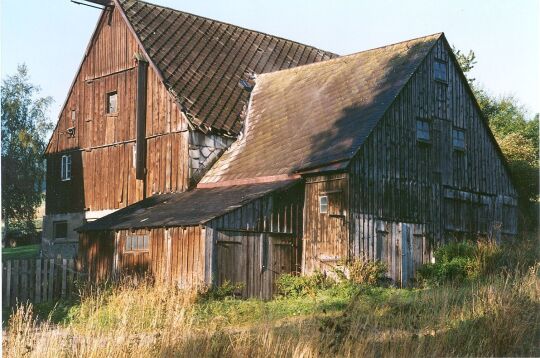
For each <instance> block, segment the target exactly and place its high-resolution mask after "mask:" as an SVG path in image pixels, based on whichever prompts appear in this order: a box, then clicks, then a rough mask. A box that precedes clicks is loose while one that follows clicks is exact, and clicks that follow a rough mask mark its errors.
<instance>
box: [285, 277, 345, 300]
mask: <svg viewBox="0 0 540 358" xmlns="http://www.w3.org/2000/svg"><path fill="white" fill-rule="evenodd" d="M335 283H336V281H335V280H332V279H330V278H329V277H327V276H326V275H325V274H323V273H321V272H318V271H317V272H315V273H314V274H313V275H310V276H297V275H291V274H284V275H281V276H279V277H278V279H277V282H276V287H277V290H278V294H279V295H281V296H282V297H301V296H306V295H311V296H313V295H315V294H316V293H317V291H318V290H321V289H325V288H329V287H331V286H333V285H335Z"/></svg>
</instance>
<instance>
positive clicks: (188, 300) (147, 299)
mask: <svg viewBox="0 0 540 358" xmlns="http://www.w3.org/2000/svg"><path fill="white" fill-rule="evenodd" d="M482 245H484V243H480V244H478V245H477V246H478V247H474V246H473V247H470V246H460V247H452V248H446V249H444V251H441V252H439V253H438V255H439V258H440V259H441V261H443V259H442V257H445V258H444V260H445V262H452V261H453V260H455V259H456V258H463V257H465V258H466V261H467V263H468V264H467V265H461V266H460V267H465V268H466V269H465V270H464V271H462V272H464V275H465V276H466V279H464V280H463V281H462V282H461V283H460V284H459V285H457V282H456V281H453V282H452V281H441V282H440V284H438V285H437V286H432V287H430V288H424V289H412V290H411V289H408V290H404V289H397V288H392V287H377V286H374V285H367V284H364V283H363V284H358V283H355V282H354V281H353V280H352V279H351V280H341V281H340V280H334V279H329V278H328V277H325V276H324V275H320V274H319V275H315V277H313V278H301V277H293V276H286V277H283V278H281V279H280V280H279V282H280V285H281V286H280V287H281V290H282V291H281V292H282V293H281V295H280V296H279V297H278V298H276V299H274V300H272V301H267V302H264V301H260V300H255V299H249V300H240V299H236V298H235V297H234V294H233V293H234V291H235V290H236V288H232V287H229V286H230V285H229V286H228V287H225V288H224V289H223V291H221V293H220V294H218V295H217V296H215V297H211V296H207V297H206V298H205V299H201V296H200V292H196V291H183V290H179V289H178V288H176V287H171V286H165V285H156V284H152V283H151V282H149V281H142V282H141V281H139V282H137V284H132V283H130V282H128V281H126V282H123V283H121V284H120V285H115V286H111V285H109V286H107V285H105V286H102V287H97V288H93V289H91V290H87V291H85V292H83V293H82V294H81V298H80V302H78V303H77V304H76V305H73V306H70V307H68V306H67V305H66V307H64V308H62V310H64V311H67V312H68V313H67V314H66V316H65V319H64V320H62V321H61V322H62V323H61V324H59V325H54V324H52V323H51V322H50V319H47V318H43V317H42V318H41V319H40V320H38V319H37V317H36V312H35V311H34V309H33V308H32V306H19V307H18V308H17V310H16V311H15V312H14V313H13V314H12V316H11V318H10V321H9V322H8V325H7V329H6V331H5V336H4V340H3V348H4V354H5V355H6V356H7V357H20V356H25V357H103V356H115V357H131V356H141V357H156V356H178V357H193V356H197V357H199V356H219V357H237V356H253V357H267V356H277V357H291V356H292V357H297V356H301V357H319V356H511V355H520V356H538V355H540V347H539V345H538V344H537V342H539V341H540V276H539V271H540V264H539V263H537V261H536V259H533V264H530V263H531V260H530V253H525V252H521V253H509V252H506V251H505V250H507V248H503V247H493V246H489V244H487V243H486V244H485V245H486V246H482ZM520 245H521V244H519V243H518V244H516V245H515V246H514V247H513V249H517V250H522V249H521V246H520ZM527 245H528V244H527ZM535 250H536V247H533V250H532V252H533V255H534V253H535V252H536V251H535ZM535 261H536V263H534V262H535ZM511 267H515V268H517V269H510V268H511ZM367 271H368V272H370V271H371V270H367ZM363 272H364V271H363ZM351 277H353V276H352V275H351ZM367 277H370V276H369V275H368V276H367ZM366 281H367V282H369V280H364V279H363V281H362V282H366ZM372 282H373V281H372ZM39 314H41V315H42V316H44V315H45V314H46V312H42V313H39ZM49 316H50V318H52V315H49Z"/></svg>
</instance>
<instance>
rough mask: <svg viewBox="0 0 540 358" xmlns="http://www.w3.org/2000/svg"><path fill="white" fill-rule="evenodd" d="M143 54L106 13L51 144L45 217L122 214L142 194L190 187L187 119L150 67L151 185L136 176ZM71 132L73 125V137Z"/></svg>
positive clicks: (148, 162) (113, 16) (114, 15)
mask: <svg viewBox="0 0 540 358" xmlns="http://www.w3.org/2000/svg"><path fill="white" fill-rule="evenodd" d="M140 52H141V51H140V48H139V47H138V45H137V41H136V39H135V38H134V36H133V35H132V33H131V32H130V30H129V29H128V27H127V25H126V24H125V22H124V20H123V18H122V16H121V15H120V14H119V12H118V10H116V9H115V10H113V11H112V12H111V11H106V12H104V13H103V15H102V17H101V18H100V20H99V22H98V25H97V28H96V32H95V34H94V36H93V37H92V40H91V41H90V44H89V46H88V49H87V52H86V54H85V56H84V58H83V61H82V64H81V67H80V70H79V72H78V73H77V75H76V78H75V80H74V83H73V86H72V88H71V90H70V93H69V94H68V98H67V100H66V103H65V106H64V108H63V110H62V112H61V114H60V116H59V120H58V124H57V127H56V129H55V130H54V132H53V134H52V137H51V140H50V143H49V145H48V147H47V151H46V157H47V164H48V170H47V214H51V213H59V212H74V211H82V210H105V209H117V208H121V207H125V206H126V205H129V204H132V203H134V202H136V201H138V200H141V199H142V198H143V197H144V195H146V196H149V195H152V194H154V193H163V192H170V191H184V190H186V189H187V185H188V180H189V171H188V169H189V166H188V128H187V121H186V119H185V117H184V115H183V114H182V113H181V111H180V110H179V108H178V106H177V104H176V102H175V100H174V98H173V97H172V96H171V95H170V94H169V92H168V91H167V89H166V88H165V86H164V85H163V84H162V82H161V80H160V79H159V77H158V76H157V74H156V73H155V71H154V70H153V69H152V68H149V69H148V84H147V114H146V140H147V152H148V155H147V157H146V168H147V174H146V180H145V181H146V185H145V183H143V181H142V180H140V181H137V180H136V179H135V165H134V162H133V160H134V156H135V153H134V150H135V140H136V133H135V129H136V121H135V110H136V93H137V71H136V66H137V62H136V61H135V57H134V55H135V54H136V53H140ZM112 91H116V92H117V95H118V112H117V113H116V114H107V113H106V109H105V105H106V95H107V93H109V92H112ZM68 128H74V133H73V135H70V134H69V133H68V131H67V130H68ZM63 154H71V155H72V158H73V159H72V162H73V164H72V165H73V167H72V179H71V180H69V181H61V180H60V161H61V156H62V155H63ZM71 198H75V200H72V199H71Z"/></svg>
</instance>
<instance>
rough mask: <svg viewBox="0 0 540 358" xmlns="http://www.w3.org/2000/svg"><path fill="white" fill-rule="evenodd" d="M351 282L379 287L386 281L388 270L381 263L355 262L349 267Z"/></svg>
mask: <svg viewBox="0 0 540 358" xmlns="http://www.w3.org/2000/svg"><path fill="white" fill-rule="evenodd" d="M348 269H349V280H351V281H352V282H354V283H356V284H367V285H378V284H381V283H382V282H384V281H386V272H387V271H388V268H387V266H386V264H385V263H384V262H381V261H364V260H355V261H353V262H351V263H350V264H349V265H348Z"/></svg>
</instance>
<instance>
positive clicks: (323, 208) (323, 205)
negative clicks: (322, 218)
mask: <svg viewBox="0 0 540 358" xmlns="http://www.w3.org/2000/svg"><path fill="white" fill-rule="evenodd" d="M319 213H321V214H327V213H328V196H326V195H323V196H319Z"/></svg>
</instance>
